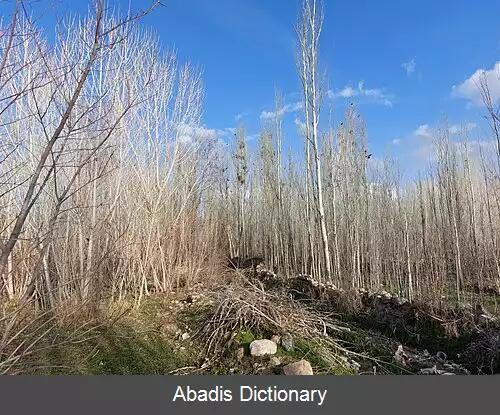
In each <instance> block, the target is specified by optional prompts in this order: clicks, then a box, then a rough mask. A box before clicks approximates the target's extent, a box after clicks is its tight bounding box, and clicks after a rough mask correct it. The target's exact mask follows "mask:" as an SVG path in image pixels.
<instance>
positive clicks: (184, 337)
mask: <svg viewBox="0 0 500 415" xmlns="http://www.w3.org/2000/svg"><path fill="white" fill-rule="evenodd" d="M190 337H191V336H190V335H189V333H182V336H181V340H182V341H184V340H187V339H189V338H190Z"/></svg>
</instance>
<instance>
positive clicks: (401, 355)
mask: <svg viewBox="0 0 500 415" xmlns="http://www.w3.org/2000/svg"><path fill="white" fill-rule="evenodd" d="M394 359H395V360H396V362H397V363H399V364H400V365H406V363H407V362H408V359H409V357H408V355H407V354H406V353H405V351H404V350H403V346H402V345H401V344H400V345H399V346H398V350H396V353H394Z"/></svg>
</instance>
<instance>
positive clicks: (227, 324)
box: [193, 277, 346, 365]
mask: <svg viewBox="0 0 500 415" xmlns="http://www.w3.org/2000/svg"><path fill="white" fill-rule="evenodd" d="M212 294H213V296H214V303H215V304H216V306H215V309H214V311H213V312H212V313H211V314H210V315H209V316H208V317H207V318H206V319H204V320H203V321H202V322H201V323H200V328H199V330H198V331H197V332H196V333H195V334H194V336H193V337H198V338H200V339H201V340H202V341H203V342H204V343H205V344H206V349H205V353H206V354H207V356H209V355H212V356H213V355H216V356H221V355H222V352H223V350H224V345H225V343H226V341H227V333H234V332H236V331H240V330H250V331H256V332H261V333H280V332H283V331H288V332H291V333H294V334H295V335H296V336H299V337H301V338H303V339H304V340H307V341H308V342H311V343H312V344H314V345H315V346H317V347H318V350H321V354H322V356H323V357H324V360H325V361H327V362H328V363H330V364H332V365H338V364H343V363H344V362H345V359H341V358H340V355H341V354H345V353H346V350H345V349H343V348H342V347H341V346H340V343H339V342H338V341H337V340H336V339H334V338H332V337H330V336H329V335H328V333H332V332H335V331H341V330H343V328H342V327H341V326H339V324H338V322H337V321H336V320H335V318H334V317H333V316H331V315H320V314H319V313H317V312H315V311H314V310H311V309H308V308H306V307H305V306H304V305H303V304H300V303H299V302H297V301H294V300H292V299H290V298H289V297H287V296H286V295H283V294H280V293H276V292H273V293H270V292H268V291H265V290H264V289H263V288H262V287H261V286H259V285H256V284H254V283H253V282H250V281H249V280H246V279H245V278H243V277H240V279H239V280H237V281H236V280H235V281H233V283H232V284H231V285H229V286H226V287H223V288H222V289H221V290H220V291H218V292H214V293H212Z"/></svg>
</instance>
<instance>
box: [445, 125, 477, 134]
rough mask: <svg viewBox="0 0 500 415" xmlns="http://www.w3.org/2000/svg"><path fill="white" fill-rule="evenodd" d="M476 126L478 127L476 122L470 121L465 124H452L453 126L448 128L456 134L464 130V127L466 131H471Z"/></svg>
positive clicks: (451, 132)
mask: <svg viewBox="0 0 500 415" xmlns="http://www.w3.org/2000/svg"><path fill="white" fill-rule="evenodd" d="M476 127H477V124H476V123H473V122H469V123H467V124H465V125H463V124H455V125H452V126H451V127H449V128H448V131H449V133H450V134H452V135H456V134H459V133H460V132H462V131H464V129H465V131H470V130H473V129H474V128H476Z"/></svg>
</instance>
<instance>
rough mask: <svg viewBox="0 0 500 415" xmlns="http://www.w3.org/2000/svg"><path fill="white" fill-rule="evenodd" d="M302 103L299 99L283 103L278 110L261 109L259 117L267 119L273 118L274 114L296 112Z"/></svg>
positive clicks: (280, 114)
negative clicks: (292, 102) (291, 102)
mask: <svg viewBox="0 0 500 415" xmlns="http://www.w3.org/2000/svg"><path fill="white" fill-rule="evenodd" d="M303 106H304V104H303V103H302V102H301V101H299V102H295V103H294V104H287V105H285V106H284V107H282V108H280V109H279V110H278V111H275V112H273V111H262V112H261V113H260V119H261V120H269V119H273V118H274V117H276V115H278V116H283V115H285V114H286V113H287V112H296V111H300V110H301V109H302V108H303Z"/></svg>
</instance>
